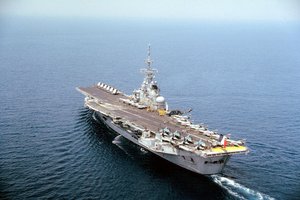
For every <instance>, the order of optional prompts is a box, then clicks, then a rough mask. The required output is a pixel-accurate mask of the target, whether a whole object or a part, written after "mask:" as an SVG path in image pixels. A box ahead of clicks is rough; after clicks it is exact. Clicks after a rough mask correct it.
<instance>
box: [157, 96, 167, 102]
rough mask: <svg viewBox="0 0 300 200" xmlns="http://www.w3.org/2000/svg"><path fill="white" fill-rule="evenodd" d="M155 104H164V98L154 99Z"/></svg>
mask: <svg viewBox="0 0 300 200" xmlns="http://www.w3.org/2000/svg"><path fill="white" fill-rule="evenodd" d="M156 102H157V103H164V102H165V98H164V97H163V96H158V97H157V98H156Z"/></svg>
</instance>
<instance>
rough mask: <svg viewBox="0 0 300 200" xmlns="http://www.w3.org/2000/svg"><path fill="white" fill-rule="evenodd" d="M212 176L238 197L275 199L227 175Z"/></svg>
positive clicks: (263, 199)
mask: <svg viewBox="0 0 300 200" xmlns="http://www.w3.org/2000/svg"><path fill="white" fill-rule="evenodd" d="M211 177H212V179H213V181H214V182H215V183H217V184H218V185H220V186H221V187H222V188H224V189H225V190H226V191H227V192H228V193H229V194H231V195H232V196H233V197H234V198H236V199H242V200H244V199H245V200H247V199H261V200H265V199H266V200H274V198H272V197H270V196H268V195H266V194H263V193H261V192H258V191H255V190H252V189H250V188H247V187H246V186H243V185H241V184H239V183H237V182H235V181H234V180H232V179H229V178H227V177H223V176H220V175H212V176H211Z"/></svg>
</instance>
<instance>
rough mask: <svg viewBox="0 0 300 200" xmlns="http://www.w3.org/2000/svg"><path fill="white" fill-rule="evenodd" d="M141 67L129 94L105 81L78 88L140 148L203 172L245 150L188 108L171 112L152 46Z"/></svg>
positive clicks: (90, 105) (214, 171) (114, 127)
mask: <svg viewBox="0 0 300 200" xmlns="http://www.w3.org/2000/svg"><path fill="white" fill-rule="evenodd" d="M145 63H146V68H144V69H141V72H142V73H143V74H144V80H143V82H142V85H141V86H140V88H139V89H136V90H134V91H133V94H131V95H126V94H124V93H123V92H121V91H120V90H119V89H117V88H115V87H113V86H110V85H108V84H106V83H102V82H99V83H96V84H94V85H92V86H89V87H77V88H76V89H77V90H78V91H79V92H81V93H82V94H83V95H85V96H86V97H85V100H84V105H85V106H86V107H88V108H89V109H91V110H93V111H94V114H95V116H96V117H97V118H98V119H100V120H102V121H103V122H104V123H105V124H106V126H108V127H109V128H110V129H112V130H114V131H115V132H116V133H117V134H120V135H122V136H123V137H125V138H127V139H128V140H130V141H131V142H133V143H135V144H137V145H139V146H141V147H142V148H144V149H146V150H148V151H150V152H152V153H154V154H156V155H158V156H160V157H162V158H163V159H166V160H168V161H170V162H172V163H174V164H176V165H179V166H181V167H183V168H185V169H188V170H191V171H193V172H196V173H199V174H217V173H221V172H222V170H223V168H224V167H225V165H226V163H227V162H228V160H229V158H230V157H231V156H232V155H234V154H247V153H248V152H249V150H248V148H247V147H246V146H245V141H244V140H233V139H231V138H230V136H229V135H223V134H219V133H217V132H216V131H211V130H209V129H208V128H207V127H206V126H205V125H203V124H193V123H192V122H191V119H190V116H188V115H187V114H188V112H189V111H186V112H184V111H181V110H169V106H168V104H167V102H166V100H165V98H164V97H163V96H161V94H160V89H159V87H158V84H157V82H156V81H155V74H156V73H157V70H156V69H153V68H152V63H153V61H152V60H151V54H150V45H149V48H148V56H147V58H146V60H145Z"/></svg>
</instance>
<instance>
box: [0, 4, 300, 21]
mask: <svg viewBox="0 0 300 200" xmlns="http://www.w3.org/2000/svg"><path fill="white" fill-rule="evenodd" d="M0 6H1V8H0V12H1V13H2V16H3V15H4V16H15V15H18V16H37V17H41V16H47V17H48V16H49V17H89V18H117V19H125V18H130V19H168V20H173V19H174V20H218V21H253V20H254V21H256V20H260V21H300V0H223V1H222V0H219V1H218V0H0Z"/></svg>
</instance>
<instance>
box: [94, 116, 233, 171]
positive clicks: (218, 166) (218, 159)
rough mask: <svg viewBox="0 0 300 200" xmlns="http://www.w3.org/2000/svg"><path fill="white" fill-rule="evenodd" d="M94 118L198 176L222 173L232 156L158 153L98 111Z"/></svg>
mask: <svg viewBox="0 0 300 200" xmlns="http://www.w3.org/2000/svg"><path fill="white" fill-rule="evenodd" d="M94 118H95V120H96V121H98V120H101V121H102V122H103V123H104V124H105V125H106V126H107V127H108V128H109V129H111V130H113V131H114V132H116V133H117V134H120V135H122V136H123V137H125V138H126V139H128V140H129V141H131V142H133V143H135V144H136V145H138V146H141V147H143V148H144V149H146V150H148V151H150V152H152V153H154V154H156V155H158V156H159V157H161V158H163V159H165V160H167V161H169V162H171V163H173V164H176V165H178V166H180V167H182V168H185V169H187V170H190V171H193V172H195V173H198V174H204V175H209V174H218V173H221V172H222V170H223V168H224V167H225V165H226V163H227V162H228V160H229V158H230V155H225V156H224V155H223V156H215V157H208V158H205V157H201V156H199V155H196V154H193V153H190V152H184V151H182V152H180V153H179V154H178V155H173V154H168V153H161V152H156V151H153V150H152V149H149V148H147V147H146V146H144V145H143V144H141V143H140V142H139V141H138V138H137V137H136V136H135V135H133V134H131V133H130V132H129V131H128V130H126V129H124V128H122V127H120V126H118V125H116V124H115V123H113V121H112V120H111V118H110V117H108V116H104V115H103V114H102V113H100V112H98V111H94Z"/></svg>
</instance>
